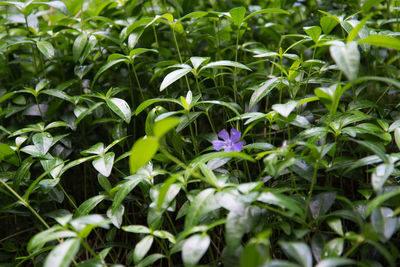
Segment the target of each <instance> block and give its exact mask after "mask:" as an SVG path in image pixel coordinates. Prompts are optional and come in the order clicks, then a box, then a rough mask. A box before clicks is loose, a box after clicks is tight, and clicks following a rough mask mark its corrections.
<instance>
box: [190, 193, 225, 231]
mask: <svg viewBox="0 0 400 267" xmlns="http://www.w3.org/2000/svg"><path fill="white" fill-rule="evenodd" d="M214 192H215V189H213V188H208V189H205V190H203V191H201V192H200V193H199V194H198V195H197V196H196V197H195V198H194V199H193V201H192V202H191V203H190V207H189V209H188V213H187V215H186V217H185V230H188V229H190V228H192V227H193V226H196V224H197V222H198V221H199V219H200V217H201V216H202V215H204V214H206V213H208V212H210V211H212V210H215V209H218V208H219V207H220V205H219V204H218V203H217V201H216V199H215V197H214Z"/></svg>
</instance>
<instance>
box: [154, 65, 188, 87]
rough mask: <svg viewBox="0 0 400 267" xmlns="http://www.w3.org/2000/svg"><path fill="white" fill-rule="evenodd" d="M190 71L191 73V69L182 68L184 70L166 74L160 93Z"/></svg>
mask: <svg viewBox="0 0 400 267" xmlns="http://www.w3.org/2000/svg"><path fill="white" fill-rule="evenodd" d="M191 71H192V70H191V69H186V68H184V69H178V70H174V71H172V72H171V73H168V75H167V76H165V78H164V80H163V81H162V83H161V86H160V91H163V90H164V89H165V88H167V87H168V86H170V85H171V84H173V83H174V82H175V81H177V80H179V79H180V78H182V77H183V76H185V75H186V74H188V73H189V72H191Z"/></svg>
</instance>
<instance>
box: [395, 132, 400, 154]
mask: <svg viewBox="0 0 400 267" xmlns="http://www.w3.org/2000/svg"><path fill="white" fill-rule="evenodd" d="M394 140H395V141H396V145H397V148H398V149H399V150H400V128H396V129H395V130H394Z"/></svg>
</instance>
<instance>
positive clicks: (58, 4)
mask: <svg viewBox="0 0 400 267" xmlns="http://www.w3.org/2000/svg"><path fill="white" fill-rule="evenodd" d="M32 4H35V5H37V4H41V5H48V6H50V7H53V8H55V9H57V10H58V11H60V12H62V13H64V15H68V10H67V7H66V6H65V4H64V3H63V2H62V1H49V2H33V3H32Z"/></svg>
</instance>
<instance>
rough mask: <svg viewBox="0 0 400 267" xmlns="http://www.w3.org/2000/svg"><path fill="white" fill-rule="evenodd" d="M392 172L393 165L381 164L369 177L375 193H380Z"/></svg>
mask: <svg viewBox="0 0 400 267" xmlns="http://www.w3.org/2000/svg"><path fill="white" fill-rule="evenodd" d="M393 170H394V166H393V163H382V164H379V165H378V166H377V167H376V168H375V170H374V172H373V173H372V175H371V183H372V187H373V188H374V190H375V191H381V190H382V188H383V185H384V184H385V182H386V180H387V178H389V176H390V175H391V174H392V172H393Z"/></svg>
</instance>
